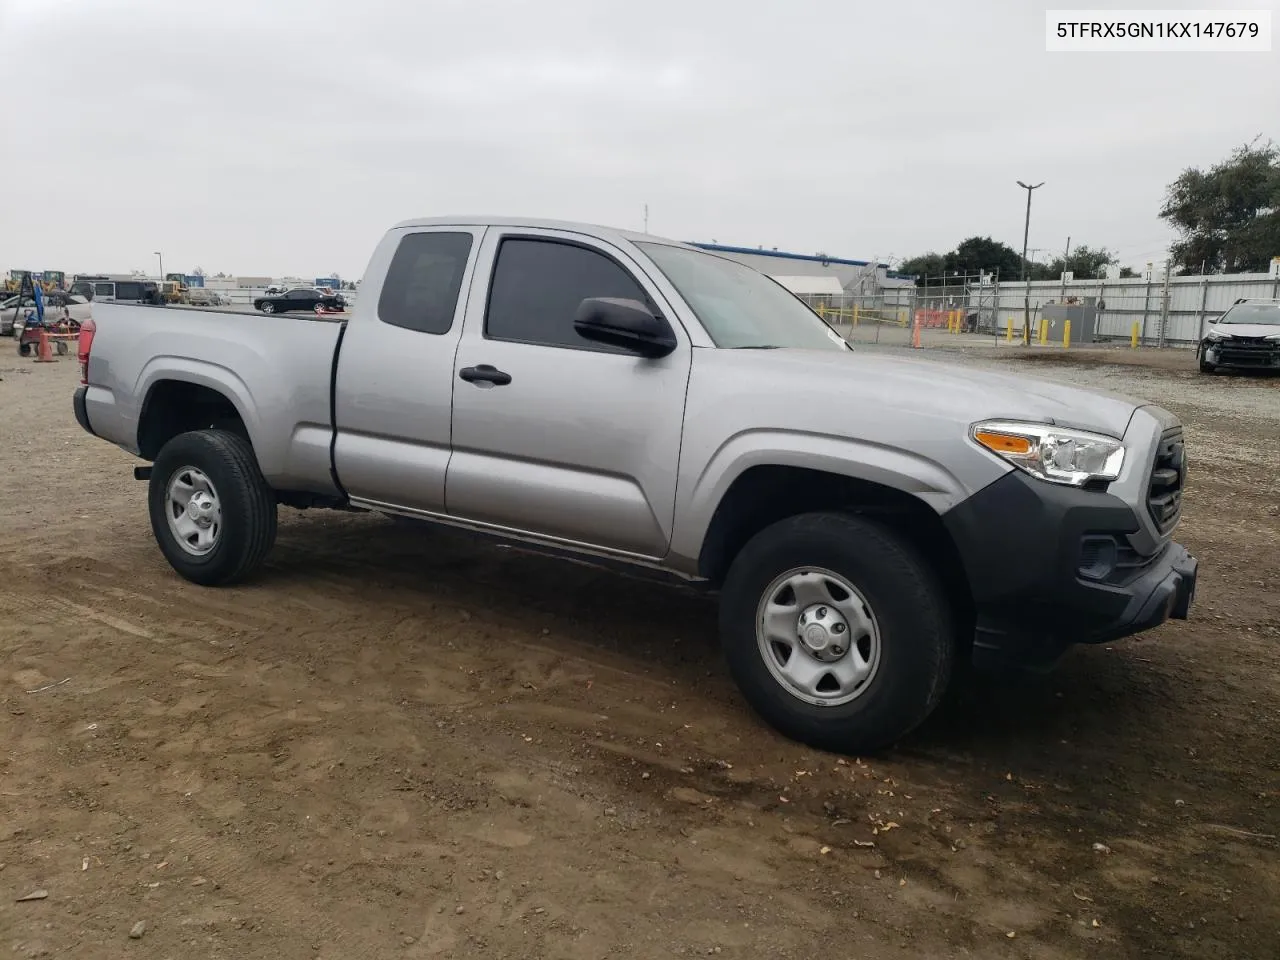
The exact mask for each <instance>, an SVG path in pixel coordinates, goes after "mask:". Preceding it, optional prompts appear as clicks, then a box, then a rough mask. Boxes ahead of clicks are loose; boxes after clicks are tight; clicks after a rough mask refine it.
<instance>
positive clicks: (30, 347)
mask: <svg viewBox="0 0 1280 960" xmlns="http://www.w3.org/2000/svg"><path fill="white" fill-rule="evenodd" d="M34 347H35V344H34V343H31V342H29V341H26V340H19V341H18V356H20V357H29V356H31V354H32V353H33V352H34Z"/></svg>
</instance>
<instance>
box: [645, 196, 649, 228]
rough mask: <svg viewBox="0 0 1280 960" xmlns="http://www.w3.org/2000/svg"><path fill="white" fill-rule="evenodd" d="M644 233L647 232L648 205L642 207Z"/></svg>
mask: <svg viewBox="0 0 1280 960" xmlns="http://www.w3.org/2000/svg"><path fill="white" fill-rule="evenodd" d="M644 232H645V233H648V232H649V205H648V204H647V203H646V204H645V205H644Z"/></svg>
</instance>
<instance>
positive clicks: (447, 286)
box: [378, 233, 471, 334]
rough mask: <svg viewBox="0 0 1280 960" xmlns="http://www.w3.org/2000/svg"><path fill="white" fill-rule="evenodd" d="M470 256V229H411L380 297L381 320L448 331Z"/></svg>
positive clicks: (409, 327)
mask: <svg viewBox="0 0 1280 960" xmlns="http://www.w3.org/2000/svg"><path fill="white" fill-rule="evenodd" d="M470 255H471V234H469V233H411V234H409V235H408V236H406V237H405V238H404V239H403V240H401V241H400V246H398V247H397V248H396V252H395V255H394V256H393V257H392V258H391V266H390V267H389V268H388V270H387V279H386V280H385V281H384V282H383V284H382V294H381V296H379V297H378V318H379V319H380V320H381V321H382V322H383V323H389V324H391V325H392V326H394V327H404V328H405V329H406V330H417V331H418V332H419V333H434V334H443V333H448V332H449V331H450V329H452V328H453V315H454V311H455V310H456V309H457V306H458V292H459V291H460V290H461V289H462V275H463V273H464V271H465V270H466V267H467V257H469V256H470Z"/></svg>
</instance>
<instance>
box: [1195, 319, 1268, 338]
mask: <svg viewBox="0 0 1280 960" xmlns="http://www.w3.org/2000/svg"><path fill="white" fill-rule="evenodd" d="M1209 333H1216V334H1218V335H1219V336H1223V337H1277V338H1280V327H1277V326H1276V325H1275V324H1274V323H1215V324H1214V325H1213V326H1211V327H1210V328H1209ZM1206 335H1207V334H1206Z"/></svg>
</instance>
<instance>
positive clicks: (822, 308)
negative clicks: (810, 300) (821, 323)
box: [818, 303, 827, 320]
mask: <svg viewBox="0 0 1280 960" xmlns="http://www.w3.org/2000/svg"><path fill="white" fill-rule="evenodd" d="M818 316H820V317H821V318H822V319H823V320H825V319H827V305H826V304H825V303H819V304H818Z"/></svg>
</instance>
